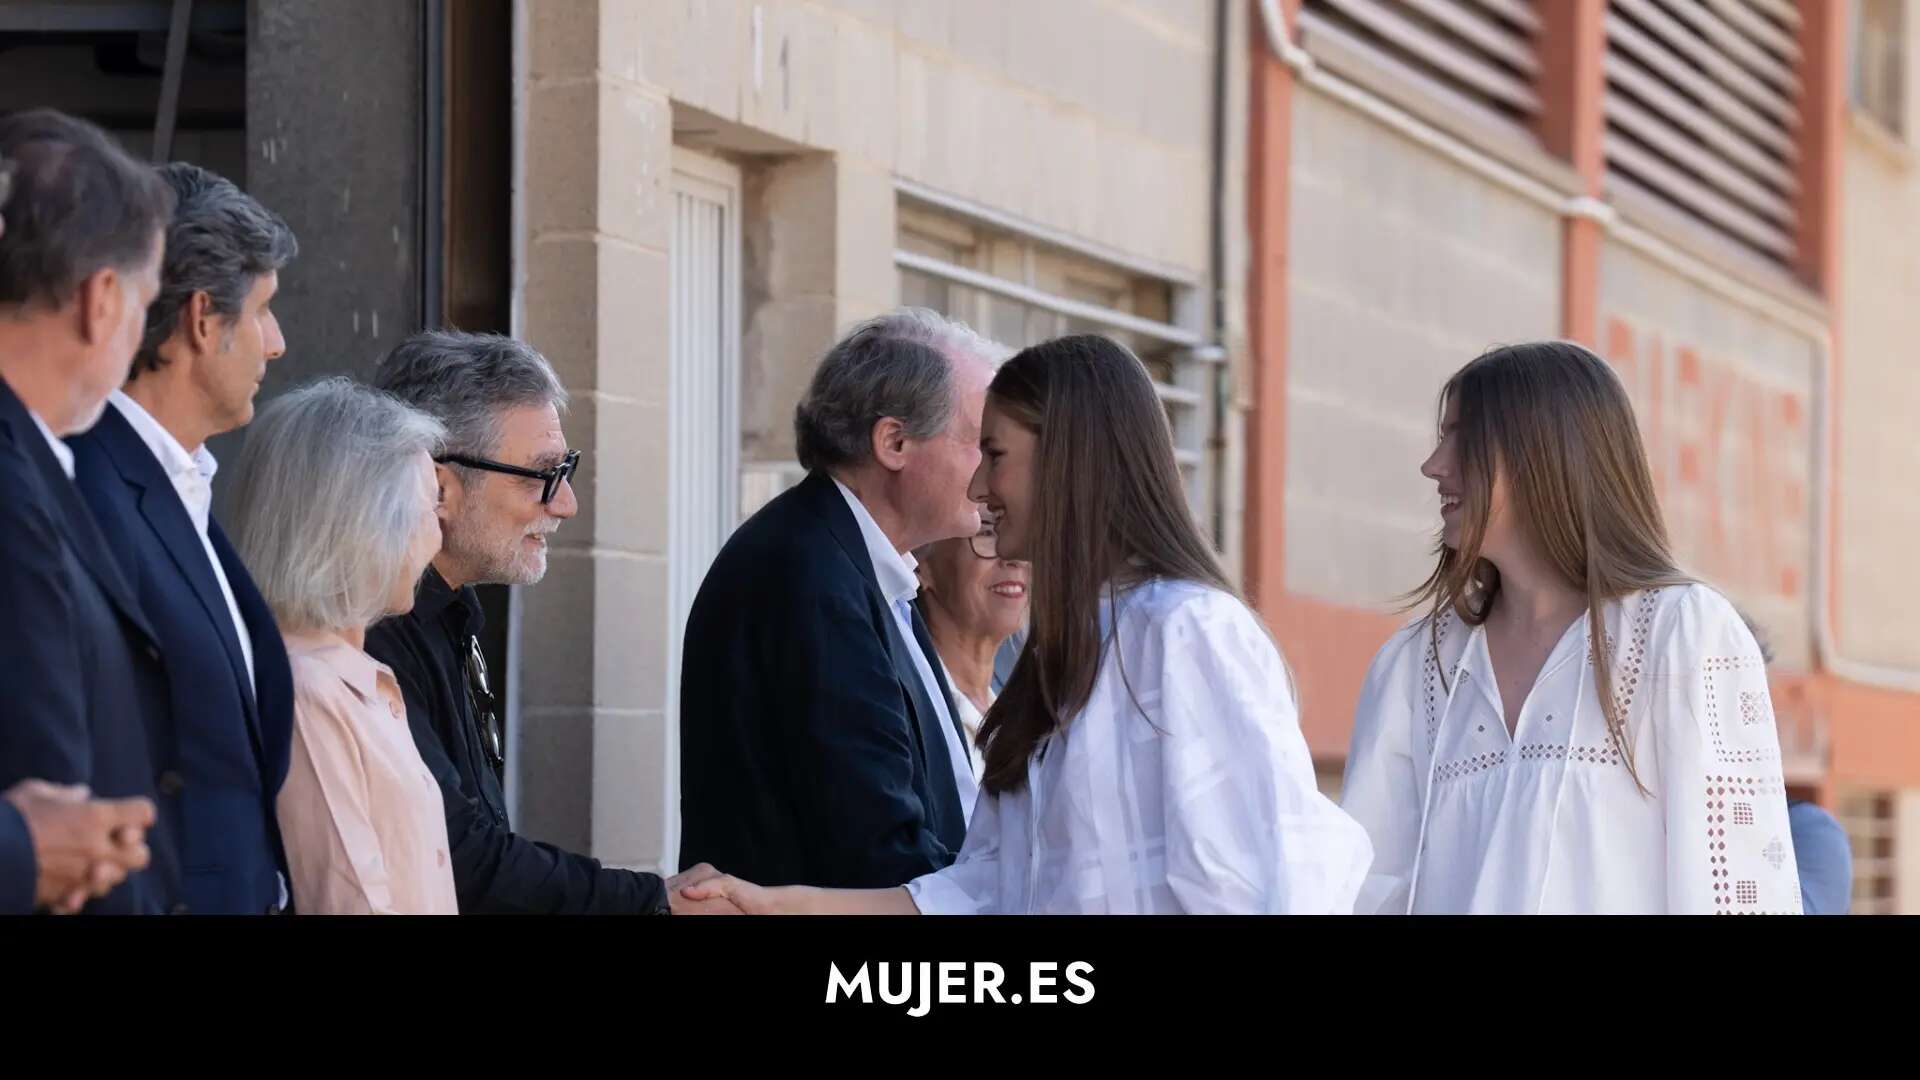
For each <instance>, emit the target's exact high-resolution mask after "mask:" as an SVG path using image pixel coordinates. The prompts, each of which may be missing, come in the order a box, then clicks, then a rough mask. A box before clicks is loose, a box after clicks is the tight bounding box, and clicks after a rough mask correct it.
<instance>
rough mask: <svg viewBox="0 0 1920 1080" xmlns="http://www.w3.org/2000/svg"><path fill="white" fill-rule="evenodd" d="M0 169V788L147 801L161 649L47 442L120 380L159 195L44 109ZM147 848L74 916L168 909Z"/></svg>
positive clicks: (153, 840) (1, 125) (158, 861)
mask: <svg viewBox="0 0 1920 1080" xmlns="http://www.w3.org/2000/svg"><path fill="white" fill-rule="evenodd" d="M0 167H3V168H5V169H6V170H7V171H8V172H9V173H10V175H11V191H10V192H9V193H8V194H7V195H5V196H4V201H0V220H4V221H5V229H4V231H0V657H4V664H5V671H6V676H5V678H4V681H0V789H9V788H12V787H13V785H15V784H16V783H18V782H19V781H21V780H25V779H30V778H38V779H42V780H46V781H48V782H50V783H53V784H56V785H65V786H70V787H71V786H84V787H86V788H88V789H90V790H91V791H92V792H93V794H95V795H98V796H101V797H105V798H138V797H147V796H151V795H152V793H153V791H154V789H155V788H156V786H157V785H158V784H159V782H160V781H161V776H160V775H159V774H158V773H157V771H156V767H155V761H154V755H153V752H152V749H153V748H152V745H151V731H152V723H159V722H163V721H164V716H165V710H166V700H167V681H166V672H165V670H164V668H163V667H162V666H161V654H160V647H159V641H158V638H157V637H156V635H155V634H154V632H153V630H152V627H151V626H150V625H149V624H148V622H147V619H146V617H145V615H144V614H143V613H142V611H141V608H140V604H139V602H138V600H137V599H136V598H135V597H134V594H133V590H132V589H131V588H130V587H129V585H128V584H127V581H126V577H125V575H124V574H123V573H122V571H121V569H120V566H119V564H118V562H117V560H115V558H114V556H113V553H112V552H111V551H109V550H108V548H107V544H106V541H105V539H104V537H103V536H102V535H101V531H100V527H99V525H98V523H97V522H96V521H95V520H94V516H93V514H92V513H91V512H89V510H88V509H87V506H86V504H85V502H83V501H82V499H81V497H80V493H79V491H78V490H76V489H75V487H74V483H73V472H74V466H73V454H72V451H71V450H69V449H68V448H67V446H66V444H64V443H62V442H61V441H60V439H59V436H63V435H69V434H72V433H73V432H76V431H84V430H85V429H87V428H88V427H91V426H92V425H93V423H94V421H95V420H96V419H97V418H98V417H99V415H100V411H101V409H102V407H103V406H104V404H105V402H106V398H107V395H108V393H109V392H110V391H112V389H113V388H114V387H115V386H118V385H120V383H122V382H123V381H125V379H126V377H127V369H128V365H129V364H130V363H131V361H132V359H133V353H134V350H135V348H136V347H137V346H138V344H139V341H140V332H141V328H142V326H143V324H144V321H145V314H146V308H147V305H148V304H149V303H151V302H152V300H153V298H154V296H155V295H156V294H157V293H158V292H159V288H160V282H159V277H160V252H161V249H162V245H163V242H164V239H165V226H166V222H167V219H168V215H169V214H170V213H171V212H172V201H173V199H172V193H171V192H170V191H169V190H168V189H167V186H166V184H165V183H163V182H162V181H161V180H160V179H159V178H158V177H157V176H155V175H154V173H153V170H152V169H150V168H148V167H147V166H145V165H142V164H140V163H139V162H136V161H134V160H133V159H132V158H131V157H129V156H128V155H127V153H126V151H125V150H123V149H121V148H120V147H119V146H118V145H117V144H115V143H114V142H113V141H112V140H111V139H110V138H108V137H107V135H106V133H104V132H102V131H101V130H100V129H99V128H97V127H95V126H93V125H92V124H89V123H86V122H85V121H81V120H76V119H74V118H72V117H70V116H65V115H62V114H60V113H57V112H54V111H52V110H49V109H36V110H32V111H29V112H21V113H12V114H9V115H7V116H4V117H0ZM150 722H151V723H150ZM147 839H148V843H149V846H150V847H151V849H152V854H153V860H152V864H151V865H150V866H149V867H148V868H147V869H145V870H139V871H136V872H134V873H132V874H130V875H129V876H128V877H127V879H126V881H125V882H124V883H123V884H121V885H119V886H118V887H117V888H114V889H112V890H111V891H109V892H107V893H106V895H105V896H102V897H100V898H99V899H97V900H94V901H93V902H91V903H89V904H88V905H87V906H86V908H85V909H84V910H86V911H88V912H96V913H124V914H148V913H157V912H163V911H172V910H175V909H176V908H177V907H178V905H179V903H180V900H179V894H178V875H177V863H176V862H175V861H174V859H173V856H172V852H171V850H170V845H169V842H168V835H167V829H166V827H165V825H164V824H161V825H160V826H159V827H156V828H155V829H154V830H152V831H151V832H149V834H148V838H147Z"/></svg>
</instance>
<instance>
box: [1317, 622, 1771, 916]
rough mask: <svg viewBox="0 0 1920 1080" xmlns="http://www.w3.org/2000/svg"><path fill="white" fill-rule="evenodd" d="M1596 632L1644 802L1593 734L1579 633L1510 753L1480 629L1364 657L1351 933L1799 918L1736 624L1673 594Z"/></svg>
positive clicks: (1591, 685)
mask: <svg viewBox="0 0 1920 1080" xmlns="http://www.w3.org/2000/svg"><path fill="white" fill-rule="evenodd" d="M1601 622H1602V625H1603V627H1604V628H1605V632H1606V636H1607V638H1608V639H1609V640H1610V642H1611V643H1612V668H1611V671H1612V683H1613V686H1612V690H1613V696H1614V699H1615V700H1616V701H1617V702H1618V703H1619V708H1620V710H1621V711H1623V712H1624V713H1625V721H1626V743H1627V746H1628V747H1629V748H1630V749H1631V751H1632V754H1633V768H1634V772H1636V773H1638V775H1639V781H1640V784H1644V785H1645V786H1646V791H1644V792H1643V791H1642V790H1641V788H1640V784H1636V783H1635V780H1634V775H1633V774H1631V773H1629V772H1628V771H1627V763H1626V759H1625V757H1624V756H1623V755H1622V754H1621V753H1620V751H1619V749H1618V748H1617V747H1616V746H1615V745H1614V741H1613V739H1612V737H1611V736H1610V735H1609V733H1608V731H1607V722H1606V716H1605V714H1604V713H1603V712H1602V711H1601V708H1600V697H1599V694H1598V687H1597V680H1595V678H1594V676H1593V663H1592V660H1591V659H1590V657H1591V650H1590V647H1589V638H1588V634H1587V620H1586V616H1585V614H1584V613H1583V614H1582V616H1581V617H1580V618H1579V619H1578V620H1576V621H1575V622H1574V623H1573V624H1572V625H1570V626H1568V627H1567V630H1566V632H1565V633H1564V634H1563V635H1562V636H1561V638H1560V642H1559V644H1558V646H1556V647H1555V649H1554V650H1553V653H1552V654H1551V655H1550V656H1548V658H1547V661H1546V663H1545V664H1544V665H1543V666H1542V667H1541V669H1540V674H1539V675H1538V676H1536V677H1535V679H1534V681H1533V686H1532V688H1531V690H1530V692H1529V693H1528V694H1527V697H1526V700H1525V701H1524V702H1522V703H1521V706H1520V711H1519V719H1518V723H1517V724H1516V726H1515V728H1514V731H1513V733H1512V734H1508V732H1507V724H1506V719H1505V715H1506V714H1505V710H1504V707H1503V705H1502V703H1501V700H1500V686H1499V683H1498V682H1496V681H1495V679H1494V677H1493V663H1492V659H1491V657H1490V655H1489V653H1488V652H1487V643H1486V633H1485V631H1484V629H1483V628H1482V627H1477V626H1466V625H1464V624H1463V623H1462V622H1461V620H1460V619H1459V618H1458V617H1457V616H1455V615H1453V614H1452V613H1446V614H1443V615H1442V616H1441V617H1440V622H1439V624H1438V626H1437V627H1430V626H1429V625H1428V623H1427V621H1426V620H1425V619H1416V620H1415V621H1414V622H1413V623H1412V624H1410V625H1409V626H1407V627H1406V628H1405V629H1403V630H1401V631H1400V632H1399V633H1398V634H1395V635H1394V636H1393V638H1392V639H1391V640H1389V641H1388V642H1387V644H1386V645H1385V647H1383V648H1382V649H1381V650H1380V654H1379V656H1378V657H1377V658H1376V659H1375V660H1374V662H1373V668H1372V670H1370V671H1369V672H1368V673H1367V681H1366V684H1365V685H1364V686H1363V687H1362V688H1361V691H1360V707H1359V712H1358V714H1357V715H1356V716H1355V717H1354V726H1353V750H1352V753H1350V754H1349V755H1348V757H1347V777H1346V784H1345V788H1344V793H1343V799H1344V804H1345V806H1346V809H1347V811H1348V812H1349V813H1351V814H1352V815H1353V816H1354V817H1355V818H1357V819H1359V821H1360V823H1361V824H1362V825H1364V826H1366V829H1367V832H1368V834H1369V835H1370V836H1371V837H1372V839H1373V849H1374V852H1375V858H1374V865H1373V872H1372V873H1371V874H1369V875H1368V877H1367V883H1366V888H1365V889H1364V890H1362V892H1361V896H1360V903H1359V906H1358V910H1359V911H1360V912H1361V913H1362V914H1376V913H1379V914H1396V915H1397V914H1400V913H1402V912H1411V913H1414V914H1446V915H1456V914H1490V915H1515V914H1519V915H1530V914H1535V913H1545V914H1579V915H1680V914H1691V915H1706V914H1716V915H1725V914H1762V913H1773V914H1798V913H1799V912H1800V887H1799V874H1798V872H1797V871H1796V869H1795V865H1794V851H1793V836H1792V828H1791V826H1790V824H1789V822H1788V817H1787V800H1786V793H1785V785H1784V784H1783V783H1782V774H1781V762H1780V742H1779V737H1778V735H1777V734H1776V733H1775V731H1774V719H1773V703H1772V698H1771V697H1770V696H1769V694H1768V691H1767V671H1766V663H1765V661H1763V660H1762V659H1761V656H1760V648H1759V646H1758V645H1756V644H1755V643H1754V640H1753V635H1752V634H1751V633H1749V632H1748V630H1747V627H1746V624H1745V623H1744V622H1743V621H1742V620H1741V618H1740V615H1739V613H1738V612H1736V611H1735V610H1734V608H1733V605H1732V604H1730V603H1728V602H1727V601H1726V599H1725V598H1724V597H1722V596H1721V595H1720V594H1719V593H1717V592H1714V591H1713V590H1712V589H1710V588H1708V587H1706V586H1704V585H1688V586H1679V587H1673V588H1665V589H1653V590H1649V591H1646V592H1639V593H1632V594H1629V595H1628V596H1626V597H1624V598H1622V599H1620V600H1615V601H1611V602H1609V603H1607V604H1606V605H1605V606H1604V607H1603V608H1602V610H1601ZM1436 630H1437V634H1436V632H1435V631H1436ZM1436 638H1437V646H1436Z"/></svg>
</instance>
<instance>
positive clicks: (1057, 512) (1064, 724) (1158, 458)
mask: <svg viewBox="0 0 1920 1080" xmlns="http://www.w3.org/2000/svg"><path fill="white" fill-rule="evenodd" d="M980 441H981V452H982V460H981V465H980V471H979V472H978V473H977V474H976V475H975V477H974V481H973V487H972V490H971V494H972V496H973V498H974V499H975V500H976V501H979V502H982V503H984V504H986V507H987V509H988V510H989V511H990V512H991V513H992V515H993V517H994V519H995V530H996V537H995V539H996V555H997V556H998V557H1000V558H1007V559H1024V560H1028V561H1030V562H1031V563H1032V564H1033V576H1032V580H1033V591H1032V593H1031V598H1032V614H1031V621H1030V633H1029V636H1028V639H1027V643H1026V647H1025V650H1024V652H1023V653H1022V654H1021V658H1020V662H1019V664H1018V666H1017V667H1015V669H1014V671H1013V675H1012V678H1011V679H1010V680H1009V682H1008V684H1007V686H1006V689H1005V690H1004V691H1003V692H1002V693H1001V695H1000V697H999V698H998V699H997V700H996V701H995V702H994V703H993V708H992V709H991V710H990V711H989V712H988V714H987V717H986V721H985V726H984V727H983V728H982V731H981V740H982V742H983V743H984V748H985V756H986V769H985V774H984V777H983V781H982V788H983V790H982V792H981V795H980V800H979V803H978V804H977V806H976V808H975V810H974V813H973V818H972V821H971V823H970V824H969V826H968V829H967V839H966V843H965V845H964V846H963V847H962V849H961V852H960V855H959V857H958V859H957V861H955V862H954V863H953V865H951V866H949V867H947V868H946V869H944V870H941V871H938V872H935V873H932V874H928V875H925V876H923V877H920V878H918V879H916V880H914V881H912V882H910V883H905V884H904V886H903V887H901V888H893V889H872V890H839V889H815V888H809V887H806V886H791V887H786V888H761V887H760V886H757V885H751V884H748V883H745V882H741V881H738V880H736V879H732V878H722V879H718V880H715V881H710V882H707V883H705V884H703V885H699V886H694V887H692V888H689V889H688V890H686V892H687V895H688V896H689V897H694V898H702V899H704V898H711V897H715V896H723V895H724V896H726V897H728V898H730V899H731V900H733V902H734V903H736V904H738V905H739V906H740V907H741V908H742V909H743V910H746V911H748V912H794V913H815V912H817V913H882V912H897V913H901V914H914V913H927V914H935V913H940V914H1004V913H1048V914H1104V913H1114V914H1120V913H1141V914H1181V913H1186V914H1193V913H1236V914H1263V913H1321V914H1326V913H1334V912H1341V913H1344V912H1346V911H1349V910H1351V909H1352V906H1353V900H1354V896H1355V894H1356V892H1357V890H1358V889H1359V887H1360V882H1361V879H1362V878H1363V876H1364V875H1365V872H1366V866H1367V858H1368V853H1367V843H1366V838H1365V836H1364V835H1362V833H1361V830H1360V829H1359V827H1358V826H1356V825H1355V824H1354V823H1353V821H1352V820H1351V819H1349V818H1348V817H1347V816H1346V815H1345V814H1343V813H1341V812H1340V809H1339V808H1338V807H1336V806H1334V805H1333V804H1332V803H1331V802H1329V801H1328V800H1327V799H1326V798H1324V797H1323V796H1321V795H1320V793H1319V792H1318V791H1317V790H1316V789H1315V787H1314V779H1313V766H1312V762H1311V760H1310V759H1309V757H1308V754H1307V747H1306V742H1305V740H1304V739H1303V738H1302V737H1301V734H1300V726H1299V721H1298V716H1297V712H1296V709H1295V706H1294V702H1293V695H1292V691H1291V680H1290V679H1289V678H1288V675H1287V671H1286V666H1285V664H1284V662H1283V661H1282V660H1281V658H1280V653H1279V650H1278V649H1276V648H1275V647H1274V644H1273V642H1272V640H1271V639H1270V638H1269V637H1268V636H1267V633H1266V631H1265V629H1264V628H1263V627H1262V626H1261V624H1260V622H1259V620H1258V619H1257V618H1255V616H1254V615H1253V613H1252V612H1251V611H1249V610H1248V609H1247V606H1246V605H1245V604H1244V603H1243V602H1242V601H1241V600H1240V598H1239V597H1238V595H1236V593H1235V592H1234V590H1233V587H1232V586H1231V585H1230V584H1228V582H1227V580H1226V578H1225V575H1223V574H1222V573H1221V571H1220V568H1219V565H1218V563H1217V562H1216V561H1215V559H1214V555H1213V551H1212V549H1211V547H1210V546H1209V545H1208V544H1207V542H1206V541H1205V539H1204V538H1202V536H1201V535H1200V532H1199V530H1198V529H1197V528H1196V527H1195V526H1194V523H1193V518H1192V515H1191V513H1190V512H1189V510H1188V508H1187V502H1186V497H1185V495H1184V493H1183V492H1182V490H1181V486H1180V475H1179V470H1178V467H1177V466H1176V464H1175V462H1174V456H1173V442H1172V436H1171V434H1170V432H1169V430H1168V427H1167V420H1166V414H1165V412H1164V411H1163V409H1162V407H1161V405H1160V401H1159V398H1158V396H1157V395H1156V394H1155V392H1154V388H1153V381H1152V379H1151V377H1150V376H1149V375H1148V374H1147V371H1146V369H1145V368H1144V367H1142V366H1141V364H1140V361H1139V360H1137V359H1135V358H1134V356H1133V354H1131V353H1129V352H1128V351H1127V350H1126V349H1125V348H1124V347H1122V346H1120V345H1118V344H1115V343H1114V342H1112V341H1110V340H1108V339H1106V338H1103V337H1095V336H1080V337H1067V338H1061V339H1059V340H1056V341H1049V342H1046V343H1044V344H1041V345H1036V346H1034V347H1033V348H1030V349H1027V350H1026V351H1024V352H1022V353H1020V354H1019V355H1017V356H1015V357H1014V358H1013V359H1011V360H1009V361H1007V363H1006V364H1004V365H1003V366H1002V367H1001V368H1000V370H999V372H998V374H997V375H996V376H995V377H994V380H993V385H992V387H991V388H990V389H989V391H988V394H987V404H986V410H985V415H984V417H983V421H982V424H981V440H980Z"/></svg>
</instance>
